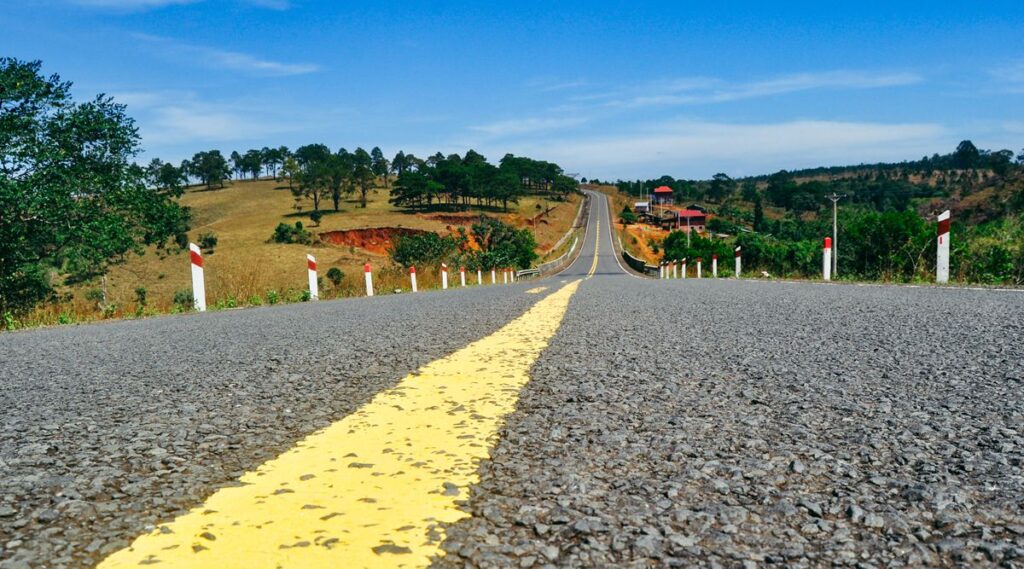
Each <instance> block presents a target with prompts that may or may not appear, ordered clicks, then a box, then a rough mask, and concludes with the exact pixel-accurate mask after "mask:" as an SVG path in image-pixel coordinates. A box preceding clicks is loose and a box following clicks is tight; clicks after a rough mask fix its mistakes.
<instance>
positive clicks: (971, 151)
mask: <svg viewBox="0 0 1024 569" xmlns="http://www.w3.org/2000/svg"><path fill="white" fill-rule="evenodd" d="M980 158H981V152H980V151H978V147H977V146H974V143H972V142H971V141H970V140H964V141H963V142H961V143H960V144H958V145H957V147H956V152H954V153H953V164H954V165H955V166H956V167H957V168H960V169H962V170H970V169H973V168H975V167H977V165H978V161H979V159H980Z"/></svg>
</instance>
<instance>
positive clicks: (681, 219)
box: [673, 209, 708, 233]
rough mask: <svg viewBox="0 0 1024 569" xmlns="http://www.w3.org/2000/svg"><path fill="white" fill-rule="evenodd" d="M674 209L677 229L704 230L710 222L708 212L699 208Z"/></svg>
mask: <svg viewBox="0 0 1024 569" xmlns="http://www.w3.org/2000/svg"><path fill="white" fill-rule="evenodd" d="M673 211H674V212H675V214H676V229H682V230H683V231H697V232H701V233H703V232H704V229H705V227H706V226H707V224H708V214H706V213H704V212H703V211H700V210H699V209H677V210H673Z"/></svg>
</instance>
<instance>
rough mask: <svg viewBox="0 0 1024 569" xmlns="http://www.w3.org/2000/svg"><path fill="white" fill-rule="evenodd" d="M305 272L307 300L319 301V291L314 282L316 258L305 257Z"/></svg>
mask: <svg viewBox="0 0 1024 569" xmlns="http://www.w3.org/2000/svg"><path fill="white" fill-rule="evenodd" d="M306 272H307V273H309V299H310V300H319V299H320V289H319V287H317V282H316V258H315V257H313V255H306Z"/></svg>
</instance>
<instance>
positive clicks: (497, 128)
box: [470, 118, 586, 138]
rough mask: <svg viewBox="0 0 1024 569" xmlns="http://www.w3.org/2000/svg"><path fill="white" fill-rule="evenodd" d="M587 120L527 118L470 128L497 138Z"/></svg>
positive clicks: (578, 123) (553, 128)
mask: <svg viewBox="0 0 1024 569" xmlns="http://www.w3.org/2000/svg"><path fill="white" fill-rule="evenodd" d="M585 122H586V119H582V118H527V119H520V120H506V121H497V122H492V123H489V124H482V125H477V126H471V127H470V130H472V131H474V132H479V133H482V134H485V135H487V136H491V137H496V138H497V137H505V136H516V135H523V134H532V133H537V132H543V131H549V130H556V129H560V128H568V127H573V126H579V125H581V124H583V123H585Z"/></svg>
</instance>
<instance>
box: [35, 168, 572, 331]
mask: <svg viewBox="0 0 1024 569" xmlns="http://www.w3.org/2000/svg"><path fill="white" fill-rule="evenodd" d="M388 197H389V192H388V190H387V189H386V188H379V189H378V190H377V191H375V192H373V193H371V194H370V196H369V201H368V203H367V207H366V208H365V209H364V208H361V207H359V203H358V200H357V199H355V198H354V197H351V198H349V199H347V200H345V201H342V203H341V208H340V211H338V212H335V211H333V209H332V208H331V204H330V202H329V201H328V202H327V203H326V204H325V203H321V210H322V211H324V216H323V219H322V220H321V222H320V225H319V226H316V225H315V224H313V223H312V222H311V221H310V219H309V212H310V211H311V210H312V206H311V204H310V202H309V201H308V200H305V201H303V202H302V203H301V205H302V206H303V209H302V210H301V211H297V210H296V209H295V204H296V201H295V199H294V197H293V196H292V194H291V192H290V191H289V190H288V187H287V184H280V183H277V182H274V181H273V180H258V181H240V182H233V183H228V184H227V186H226V187H224V188H222V189H213V190H206V189H205V188H191V189H189V190H188V191H187V192H186V193H185V195H184V196H183V197H182V198H181V203H182V204H183V205H186V206H188V207H189V208H191V210H192V216H193V220H192V229H191V231H190V232H189V237H190V238H191V239H192V240H193V241H194V242H197V240H198V236H199V235H200V234H203V233H206V232H212V233H213V234H215V235H216V237H217V240H218V243H217V245H216V247H215V249H214V252H213V253H212V254H207V255H204V265H205V269H206V286H207V302H208V304H209V305H210V306H211V307H220V308H225V307H233V306H242V305H251V304H263V303H267V302H269V301H281V302H285V301H289V300H297V299H298V298H300V297H301V294H302V291H304V290H305V289H306V286H307V285H306V259H305V256H306V254H307V253H309V254H312V255H314V256H315V257H316V258H317V263H318V266H319V273H320V275H321V276H324V275H326V273H327V271H328V269H330V268H331V267H338V268H339V269H341V270H342V271H343V273H344V275H345V277H344V279H343V281H342V282H341V284H340V285H339V286H337V287H335V286H333V285H332V284H331V283H330V282H328V281H326V279H324V280H325V283H324V285H323V287H322V289H321V297H326V298H332V297H336V296H345V295H351V294H361V293H362V291H363V290H364V289H363V284H362V283H363V271H362V266H363V263H366V262H369V263H371V264H372V265H373V267H374V273H375V274H374V280H375V285H376V288H377V289H378V292H379V293H386V292H388V291H391V290H394V289H395V288H403V289H408V286H409V285H408V282H407V277H406V275H405V273H404V271H402V270H399V269H398V268H397V267H393V266H391V262H390V259H389V258H388V255H387V253H386V250H387V247H388V245H389V243H388V242H387V241H384V240H383V239H382V235H386V234H387V233H388V231H387V229H388V228H400V229H412V230H423V231H434V232H438V233H446V232H453V231H456V229H457V227H458V226H460V225H462V226H465V227H466V228H467V230H468V226H469V225H470V224H472V222H473V220H474V219H476V218H477V217H478V216H479V215H480V214H481V213H483V214H486V215H489V216H492V217H496V218H499V219H502V220H503V221H505V222H507V223H510V224H513V225H515V226H517V227H529V228H530V229H531V230H532V231H533V232H534V235H535V237H536V239H537V243H538V253H539V254H541V255H542V256H543V255H544V254H545V253H546V252H548V250H550V249H551V247H553V246H554V245H555V243H556V242H557V241H558V239H559V238H560V237H561V236H562V235H564V234H565V232H566V231H568V230H569V227H570V226H571V224H572V221H573V218H574V216H575V215H576V211H577V208H578V206H579V200H580V197H579V196H572V198H571V199H570V200H569V201H568V202H555V201H550V200H547V199H542V198H539V197H533V196H530V197H527V198H524V199H523V200H522V201H521V202H520V203H519V204H518V205H514V204H510V207H509V211H508V212H503V211H501V209H500V208H495V209H490V208H487V209H484V210H480V209H476V208H473V209H471V210H470V211H468V212H449V211H436V212H433V211H432V212H425V213H413V212H409V211H406V210H402V209H398V208H395V207H394V206H392V205H391V204H389V203H388ZM544 212H547V213H546V214H544ZM296 221H301V222H302V224H303V226H304V227H305V228H306V229H307V230H309V231H310V232H312V233H313V234H314V235H319V234H320V233H325V232H329V231H346V230H362V229H380V228H384V230H383V231H366V232H350V233H349V234H348V235H346V236H345V239H344V241H346V242H350V243H351V244H348V245H341V244H327V243H321V242H319V239H317V240H316V243H315V244H314V245H301V244H280V243H272V242H270V237H271V235H272V234H273V232H274V228H275V227H276V226H277V225H278V223H287V224H294V223H295V222H296ZM363 233H365V235H361V234H363ZM437 271H438V268H436V267H417V273H418V276H419V284H420V287H422V288H429V287H431V286H434V285H435V284H436V283H437V282H438V281H439V275H438V273H437ZM190 279H191V277H190V269H189V258H188V254H187V253H186V252H183V251H174V252H172V253H170V254H162V255H161V254H159V253H158V252H157V251H156V250H155V249H151V250H148V251H146V253H145V254H144V255H142V256H136V255H131V256H129V257H128V258H127V259H126V260H125V262H124V263H122V264H120V265H117V266H115V267H113V269H112V270H111V271H110V272H109V274H108V276H107V279H106V290H107V299H108V303H109V304H112V305H113V308H112V309H110V310H109V311H108V314H107V316H108V317H120V316H130V315H133V314H137V313H143V314H144V313H158V312H168V311H172V310H173V302H172V299H173V297H174V294H175V292H177V291H187V290H190V289H191V280H190ZM102 286H103V283H102V282H101V281H96V282H91V283H86V284H80V285H76V286H74V287H63V288H62V289H60V291H59V292H60V293H61V294H62V296H64V297H65V300H63V301H62V302H58V303H54V304H50V305H46V306H43V307H40V308H38V309H37V310H35V311H34V312H33V313H31V314H30V315H29V316H28V318H26V319H25V321H24V323H25V324H50V323H58V322H68V321H78V320H86V319H90V320H91V319H94V318H99V317H101V314H100V310H99V308H98V302H97V300H96V298H97V296H98V294H99V290H101V289H102ZM139 287H144V288H145V289H146V297H147V306H146V307H145V308H142V307H139V306H138V303H137V300H136V299H137V295H136V292H135V291H136V289H137V288H139Z"/></svg>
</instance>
